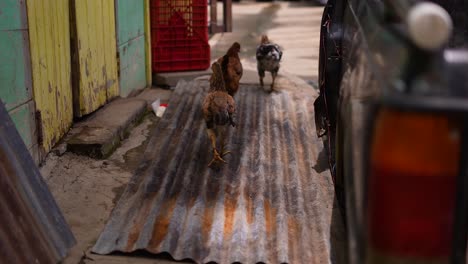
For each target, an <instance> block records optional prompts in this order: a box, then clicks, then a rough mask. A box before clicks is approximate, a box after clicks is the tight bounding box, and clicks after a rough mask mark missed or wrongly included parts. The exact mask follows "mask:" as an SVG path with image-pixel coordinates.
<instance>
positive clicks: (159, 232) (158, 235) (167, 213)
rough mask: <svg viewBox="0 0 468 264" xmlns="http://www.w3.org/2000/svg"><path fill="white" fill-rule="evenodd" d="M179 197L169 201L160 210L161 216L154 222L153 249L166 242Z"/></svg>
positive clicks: (150, 243) (151, 243) (150, 244)
mask: <svg viewBox="0 0 468 264" xmlns="http://www.w3.org/2000/svg"><path fill="white" fill-rule="evenodd" d="M176 202H177V197H173V198H171V199H169V200H167V201H166V202H165V203H164V204H163V205H162V207H161V209H160V210H159V215H158V217H156V219H155V220H154V225H153V234H152V236H151V240H150V242H149V246H150V247H151V248H158V247H159V244H161V242H162V241H163V240H164V238H165V237H166V235H167V233H168V231H169V224H170V223H171V218H172V214H173V213H174V208H175V206H176Z"/></svg>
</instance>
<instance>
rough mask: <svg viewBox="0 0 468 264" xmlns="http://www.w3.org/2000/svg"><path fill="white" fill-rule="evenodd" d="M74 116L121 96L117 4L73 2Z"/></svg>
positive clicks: (105, 0) (111, 1)
mask: <svg viewBox="0 0 468 264" xmlns="http://www.w3.org/2000/svg"><path fill="white" fill-rule="evenodd" d="M71 5H72V6H71V10H72V12H71V13H72V18H71V21H72V38H73V43H72V47H73V50H72V52H73V63H74V64H75V65H76V66H75V65H74V68H73V69H72V71H73V86H74V87H73V92H74V100H75V104H74V105H75V116H78V117H80V116H83V115H86V114H89V113H91V112H93V111H94V110H96V109H98V108H99V107H100V106H102V105H104V104H105V103H106V102H107V101H108V100H109V99H111V98H113V97H116V96H118V95H119V80H118V73H117V43H116V34H115V33H116V31H115V6H114V0H100V1H96V0H72V1H71Z"/></svg>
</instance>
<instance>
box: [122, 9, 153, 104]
mask: <svg viewBox="0 0 468 264" xmlns="http://www.w3.org/2000/svg"><path fill="white" fill-rule="evenodd" d="M116 10H117V11H116V14H117V22H116V24H117V30H116V31H117V48H118V52H119V58H120V68H119V74H120V95H121V96H123V97H126V96H128V95H129V94H130V93H131V92H132V91H135V90H139V89H143V88H145V87H146V83H147V81H146V50H145V38H146V37H145V14H146V12H145V0H116Z"/></svg>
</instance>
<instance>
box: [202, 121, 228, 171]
mask: <svg viewBox="0 0 468 264" xmlns="http://www.w3.org/2000/svg"><path fill="white" fill-rule="evenodd" d="M206 132H207V133H208V137H209V138H210V141H211V146H212V147H213V159H212V160H211V161H210V163H209V164H208V167H211V165H213V163H215V162H217V161H221V162H224V163H226V161H225V160H223V158H222V156H221V155H219V153H218V151H217V150H216V133H215V131H214V130H213V129H211V128H208V129H207V131H206Z"/></svg>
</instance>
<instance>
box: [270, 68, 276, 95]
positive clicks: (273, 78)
mask: <svg viewBox="0 0 468 264" xmlns="http://www.w3.org/2000/svg"><path fill="white" fill-rule="evenodd" d="M277 75H278V72H277V71H272V72H271V79H272V81H271V89H270V92H272V91H273V86H274V85H275V80H276V76H277Z"/></svg>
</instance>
